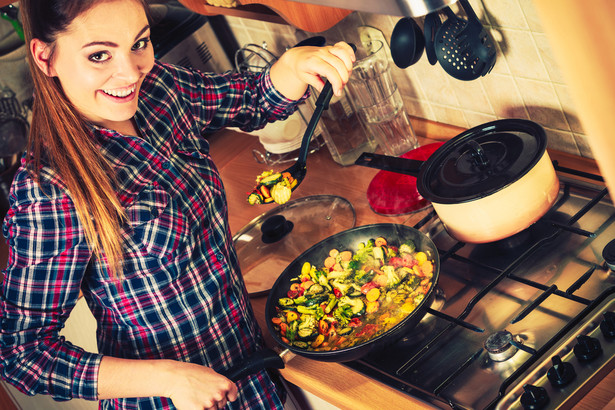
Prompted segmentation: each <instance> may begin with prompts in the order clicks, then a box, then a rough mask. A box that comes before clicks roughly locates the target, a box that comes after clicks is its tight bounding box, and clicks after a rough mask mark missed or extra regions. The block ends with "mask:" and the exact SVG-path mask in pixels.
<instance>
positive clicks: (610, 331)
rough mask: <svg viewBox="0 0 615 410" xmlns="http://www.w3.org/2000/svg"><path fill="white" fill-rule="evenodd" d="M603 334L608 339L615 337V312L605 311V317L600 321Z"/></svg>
mask: <svg viewBox="0 0 615 410" xmlns="http://www.w3.org/2000/svg"><path fill="white" fill-rule="evenodd" d="M600 330H601V331H602V335H603V336H604V337H605V338H607V339H613V338H615V313H614V312H604V319H602V322H600Z"/></svg>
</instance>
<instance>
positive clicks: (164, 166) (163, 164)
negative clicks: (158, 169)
mask: <svg viewBox="0 0 615 410" xmlns="http://www.w3.org/2000/svg"><path fill="white" fill-rule="evenodd" d="M162 168H164V169H169V168H171V163H170V162H169V161H167V162H163V163H162Z"/></svg>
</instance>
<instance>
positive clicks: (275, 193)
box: [248, 171, 297, 205]
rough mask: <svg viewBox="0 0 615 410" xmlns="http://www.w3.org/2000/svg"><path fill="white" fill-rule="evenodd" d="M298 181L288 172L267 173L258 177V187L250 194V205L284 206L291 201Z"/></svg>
mask: <svg viewBox="0 0 615 410" xmlns="http://www.w3.org/2000/svg"><path fill="white" fill-rule="evenodd" d="M296 185H297V180H296V179H294V178H293V177H292V175H290V173H288V172H283V173H280V172H273V171H265V172H263V173H262V174H260V175H259V176H258V177H256V186H255V187H254V189H253V190H252V191H251V192H250V193H249V194H248V203H249V204H250V205H257V204H267V203H270V202H275V203H277V204H284V203H286V202H288V201H289V200H290V195H291V192H292V190H293V188H294V187H295V186H296Z"/></svg>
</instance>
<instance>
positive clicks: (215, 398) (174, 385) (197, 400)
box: [168, 362, 237, 410]
mask: <svg viewBox="0 0 615 410" xmlns="http://www.w3.org/2000/svg"><path fill="white" fill-rule="evenodd" d="M178 365H180V366H178V369H177V377H176V378H174V379H173V380H171V381H170V382H171V383H170V385H169V393H168V397H169V398H171V400H173V404H174V405H175V407H177V409H178V410H192V409H195V410H196V409H199V410H200V409H223V408H224V407H225V406H226V403H227V402H229V401H235V400H237V386H236V385H235V383H233V382H232V381H230V380H229V379H227V378H226V377H224V376H222V375H220V374H218V373H216V372H215V371H213V370H212V369H211V368H209V367H205V366H201V365H198V364H194V363H180V362H178Z"/></svg>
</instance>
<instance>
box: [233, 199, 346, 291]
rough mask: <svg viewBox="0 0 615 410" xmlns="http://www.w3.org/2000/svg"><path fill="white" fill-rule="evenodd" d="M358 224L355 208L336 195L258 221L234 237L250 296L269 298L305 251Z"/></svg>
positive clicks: (302, 202)
mask: <svg viewBox="0 0 615 410" xmlns="http://www.w3.org/2000/svg"><path fill="white" fill-rule="evenodd" d="M355 223H356V213H355V210H354V207H353V206H352V204H351V203H350V202H349V201H348V200H346V199H344V198H342V197H339V196H335V195H313V196H307V197H303V198H298V199H295V200H292V201H289V202H287V203H285V204H283V205H280V206H278V207H276V208H274V209H271V210H269V211H268V212H266V213H264V214H262V215H260V216H258V217H256V218H254V219H253V220H252V221H250V223H248V224H247V225H246V226H244V227H243V228H241V229H240V230H239V232H237V233H236V234H235V236H234V237H233V242H234V244H235V249H236V250H237V256H238V258H239V265H240V266H241V272H242V275H243V279H244V281H245V283H246V287H247V289H248V293H249V294H250V295H251V296H260V295H266V294H267V292H268V291H269V290H270V289H271V287H272V286H273V284H274V283H275V281H276V279H277V278H278V276H279V275H280V274H281V273H282V272H283V271H284V269H286V267H287V266H288V265H289V264H290V263H291V262H292V261H294V260H295V258H297V257H298V256H299V255H301V254H302V253H303V252H304V251H306V250H307V249H309V248H310V247H312V246H313V245H316V244H317V243H318V242H320V241H322V240H323V239H325V238H328V237H329V236H331V235H333V234H336V233H338V232H341V231H345V230H347V229H351V228H353V227H354V226H355Z"/></svg>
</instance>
